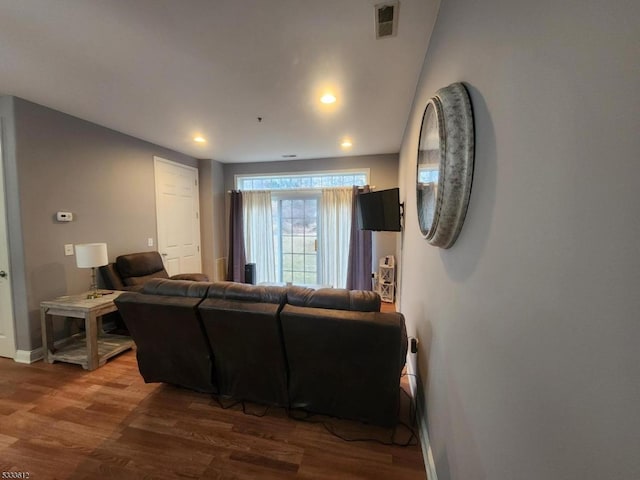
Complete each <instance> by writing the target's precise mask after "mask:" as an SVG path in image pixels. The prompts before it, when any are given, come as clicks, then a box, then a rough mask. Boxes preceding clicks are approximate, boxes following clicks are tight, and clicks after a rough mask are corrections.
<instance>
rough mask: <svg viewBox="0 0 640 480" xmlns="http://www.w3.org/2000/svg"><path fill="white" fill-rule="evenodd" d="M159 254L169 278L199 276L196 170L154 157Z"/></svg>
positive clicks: (198, 202)
mask: <svg viewBox="0 0 640 480" xmlns="http://www.w3.org/2000/svg"><path fill="white" fill-rule="evenodd" d="M154 168H155V179H156V218H157V225H158V251H159V252H160V254H161V255H162V259H163V261H164V266H165V268H166V269H167V272H168V273H169V275H176V274H178V273H200V272H201V271H202V262H201V258H200V213H199V212H200V201H199V197H198V170H197V169H195V168H193V167H188V166H186V165H181V164H179V163H175V162H170V161H169V160H165V159H163V158H160V157H154Z"/></svg>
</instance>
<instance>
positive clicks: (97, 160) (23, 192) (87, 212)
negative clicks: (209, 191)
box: [8, 98, 198, 350]
mask: <svg viewBox="0 0 640 480" xmlns="http://www.w3.org/2000/svg"><path fill="white" fill-rule="evenodd" d="M14 114H15V118H14V123H15V141H16V155H15V158H14V159H13V161H15V164H16V165H17V181H18V182H17V185H18V192H14V195H15V194H16V193H17V195H18V199H15V198H12V199H10V200H11V203H10V208H11V206H16V204H17V202H19V207H18V208H19V212H20V222H21V223H22V225H21V233H22V237H23V248H24V252H23V265H22V266H21V265H19V264H18V263H19V262H15V263H14V261H13V260H15V255H14V253H13V252H12V276H13V288H14V297H15V303H16V309H15V311H16V337H17V347H18V349H20V350H32V349H35V348H37V347H39V346H40V345H41V340H40V315H39V304H40V302H41V301H42V300H45V299H51V298H54V297H57V296H59V295H66V294H71V293H77V292H80V291H83V290H86V289H87V288H88V286H89V283H90V271H89V270H85V269H78V268H77V267H76V264H75V256H68V257H67V256H65V255H64V248H63V245H64V244H66V243H72V244H76V243H85V242H106V243H107V246H108V251H109V259H110V260H113V259H115V257H116V256H118V255H120V254H124V253H132V252H136V251H146V250H153V249H155V247H148V246H147V238H149V237H152V238H153V239H154V245H155V244H156V243H157V242H156V212H155V185H154V173H153V156H154V155H156V156H160V157H163V158H166V159H168V160H173V161H176V162H181V163H184V164H186V165H190V166H194V167H197V166H198V162H197V160H195V159H193V158H191V157H187V156H185V155H182V154H180V153H177V152H174V151H171V150H168V149H165V148H162V147H159V146H156V145H153V144H150V143H148V142H144V141H142V140H139V139H136V138H133V137H130V136H127V135H124V134H121V133H118V132H115V131H113V130H109V129H107V128H104V127H101V126H99V125H96V124H93V123H89V122H87V121H84V120H81V119H78V118H75V117H72V116H69V115H66V114H64V113H61V112H58V111H55V110H52V109H49V108H46V107H43V106H40V105H37V104H34V103H31V102H28V101H26V100H22V99H18V98H15V99H14ZM8 194H9V193H8ZM16 200H17V202H16ZM58 210H64V211H70V212H73V214H74V217H75V218H74V221H73V222H71V223H58V222H56V221H55V219H54V215H55V212H56V211H58ZM9 222H10V224H9V228H10V236H11V239H16V238H17V235H18V234H19V232H20V225H17V222H16V219H15V218H13V217H10V219H9ZM14 247H16V245H15V244H14V243H12V244H11V248H12V250H13V249H14ZM18 260H20V259H18ZM20 270H22V272H20ZM21 274H23V275H24V277H23V278H22V280H20V278H21V277H20V275H21ZM25 313H26V316H25Z"/></svg>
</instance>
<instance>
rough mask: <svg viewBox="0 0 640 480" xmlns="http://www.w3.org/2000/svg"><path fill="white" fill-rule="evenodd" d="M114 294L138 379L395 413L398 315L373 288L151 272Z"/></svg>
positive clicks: (335, 409)
mask: <svg viewBox="0 0 640 480" xmlns="http://www.w3.org/2000/svg"><path fill="white" fill-rule="evenodd" d="M115 302H116V305H117V306H118V310H119V311H120V314H121V315H122V318H123V320H124V322H125V324H126V325H127V327H128V329H129V331H130V333H131V336H132V337H133V339H134V341H135V342H136V346H137V358H138V366H139V369H140V373H141V375H142V376H143V378H144V379H145V381H146V382H165V383H171V384H175V385H180V386H184V387H187V388H191V389H194V390H198V391H203V392H210V393H217V394H219V395H222V396H225V397H228V398H233V399H236V400H248V401H253V402H258V403H262V404H267V405H276V406H283V407H288V408H293V409H303V410H305V411H308V412H313V413H321V414H326V415H331V416H337V417H341V418H349V419H354V420H361V421H365V422H368V423H374V424H378V425H385V426H389V425H393V424H395V422H396V421H397V412H398V404H399V391H400V390H399V384H400V375H401V373H402V369H403V367H404V363H405V357H406V354H407V335H406V329H405V323H404V317H403V316H402V314H400V313H381V312H380V311H379V310H380V297H379V296H378V295H377V294H376V293H374V292H368V291H350V290H344V289H320V290H313V289H309V288H302V287H295V286H294V287H277V286H261V285H247V284H241V283H233V282H213V283H209V282H190V281H180V280H163V279H154V280H150V281H149V282H147V283H146V284H145V285H144V287H143V288H142V290H141V292H139V293H133V292H128V293H124V294H122V295H120V296H119V297H118V298H117V299H116V301H115Z"/></svg>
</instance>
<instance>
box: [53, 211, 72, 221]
mask: <svg viewBox="0 0 640 480" xmlns="http://www.w3.org/2000/svg"><path fill="white" fill-rule="evenodd" d="M56 219H57V220H58V221H59V222H71V221H72V220H73V213H71V212H58V213H56Z"/></svg>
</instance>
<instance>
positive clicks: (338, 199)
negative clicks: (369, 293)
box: [319, 187, 352, 288]
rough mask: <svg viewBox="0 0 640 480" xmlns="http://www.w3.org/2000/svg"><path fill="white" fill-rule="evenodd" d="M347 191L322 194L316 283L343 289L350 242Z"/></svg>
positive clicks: (328, 190)
mask: <svg viewBox="0 0 640 480" xmlns="http://www.w3.org/2000/svg"><path fill="white" fill-rule="evenodd" d="M351 203H352V195H351V188H350V187H349V188H328V189H324V190H322V199H321V201H320V216H321V229H320V245H319V253H320V283H323V284H328V285H331V286H333V287H335V288H345V287H346V284H347V267H348V261H349V240H350V238H351Z"/></svg>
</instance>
